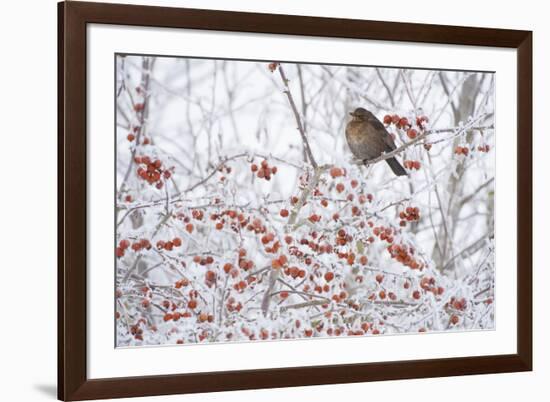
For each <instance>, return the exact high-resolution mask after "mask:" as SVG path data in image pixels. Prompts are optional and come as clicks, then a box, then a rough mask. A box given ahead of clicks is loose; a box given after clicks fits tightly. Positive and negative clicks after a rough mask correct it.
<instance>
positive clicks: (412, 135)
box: [407, 128, 418, 140]
mask: <svg viewBox="0 0 550 402" xmlns="http://www.w3.org/2000/svg"><path fill="white" fill-rule="evenodd" d="M417 135H418V131H416V130H415V129H414V128H409V129H408V130H407V137H409V138H410V139H411V140H413V139H415V138H416V136H417Z"/></svg>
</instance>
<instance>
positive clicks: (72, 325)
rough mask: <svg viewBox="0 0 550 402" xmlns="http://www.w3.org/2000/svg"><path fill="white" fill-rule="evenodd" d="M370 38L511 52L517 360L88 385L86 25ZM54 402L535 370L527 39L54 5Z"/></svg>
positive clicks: (389, 25)
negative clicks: (514, 88) (514, 63)
mask: <svg viewBox="0 0 550 402" xmlns="http://www.w3.org/2000/svg"><path fill="white" fill-rule="evenodd" d="M88 23H100V24H117V25H136V26H154V27H170V28H193V29H205V30H219V31H241V32H257V33H271V34H281V35H285V34H288V35H306V36H321V37H339V38H357V39H375V40H386V41H407V42H424V43H440V44H456V45H472V46H492V47H503V48H513V49H516V50H517V68H518V70H517V74H518V75H517V78H518V82H517V83H518V88H517V95H518V96H517V101H518V104H517V111H518V126H517V135H518V141H517V143H518V149H517V158H518V172H517V173H518V194H517V206H518V216H517V219H518V221H517V224H518V243H517V247H518V266H517V278H518V282H517V286H518V287H517V297H518V299H517V300H518V311H517V313H518V328H517V353H516V354H509V355H498V356H480V357H463V358H447V359H427V360H416V361H398V362H382V363H365V364H345V365H330V366H315V367H297V368H276V369H265V370H246V371H233V372H208V373H198V374H178V375H162V376H147V377H127V378H105V379H92V380H90V379H88V378H87V375H86V253H87V250H86V210H87V207H86V166H87V165H86V24H88ZM58 29H59V31H58V42H59V43H58V45H59V47H58V114H59V115H58V136H59V137H58V158H59V159H58V196H59V201H58V231H59V232H58V233H59V234H58V260H59V268H58V398H59V399H61V400H83V399H99V398H117V397H131V396H147V395H163V394H176V393H194V392H212V391H227V390H239V389H255V388H271V387H290V386H302V385H316V384H336V383H353V382H363V381H380V380H392V379H407V378H423V377H442V376H453V375H467V374H484V373H503V372H515V371H530V370H532V353H533V352H532V32H531V31H516V30H503V29H488V28H470V27H456V26H443V25H426V24H411V23H395V22H380V21H361V20H344V19H332V18H317V17H304V16H289V15H271V14H256V13H240V12H227V11H208V10H196V9H181V8H167V7H150V6H133V5H119V4H104V3H103V4H101V3H79V2H73V1H71V2H65V3H59V4H58Z"/></svg>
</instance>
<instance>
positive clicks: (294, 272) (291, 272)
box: [283, 267, 306, 279]
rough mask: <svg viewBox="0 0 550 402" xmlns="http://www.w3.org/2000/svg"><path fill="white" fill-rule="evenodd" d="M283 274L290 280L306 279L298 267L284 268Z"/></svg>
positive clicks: (304, 273) (304, 272)
mask: <svg viewBox="0 0 550 402" xmlns="http://www.w3.org/2000/svg"><path fill="white" fill-rule="evenodd" d="M283 273H284V274H285V275H286V276H290V277H291V278H292V279H296V278H305V277H306V271H305V270H304V269H301V268H298V267H285V268H283Z"/></svg>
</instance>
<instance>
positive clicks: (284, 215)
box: [280, 209, 289, 218]
mask: <svg viewBox="0 0 550 402" xmlns="http://www.w3.org/2000/svg"><path fill="white" fill-rule="evenodd" d="M280 214H281V216H282V217H283V218H286V217H287V216H288V215H289V212H288V209H281V212H280Z"/></svg>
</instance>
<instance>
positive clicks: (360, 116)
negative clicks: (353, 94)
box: [350, 107, 372, 121]
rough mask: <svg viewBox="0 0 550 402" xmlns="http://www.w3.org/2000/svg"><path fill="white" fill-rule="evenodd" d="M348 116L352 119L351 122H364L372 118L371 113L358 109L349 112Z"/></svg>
mask: <svg viewBox="0 0 550 402" xmlns="http://www.w3.org/2000/svg"><path fill="white" fill-rule="evenodd" d="M350 115H351V116H352V117H353V120H355V121H364V120H368V119H369V118H370V117H371V116H372V113H371V112H369V111H368V110H367V109H363V108H362V107H358V108H357V109H355V110H354V111H353V112H351V113H350Z"/></svg>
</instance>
